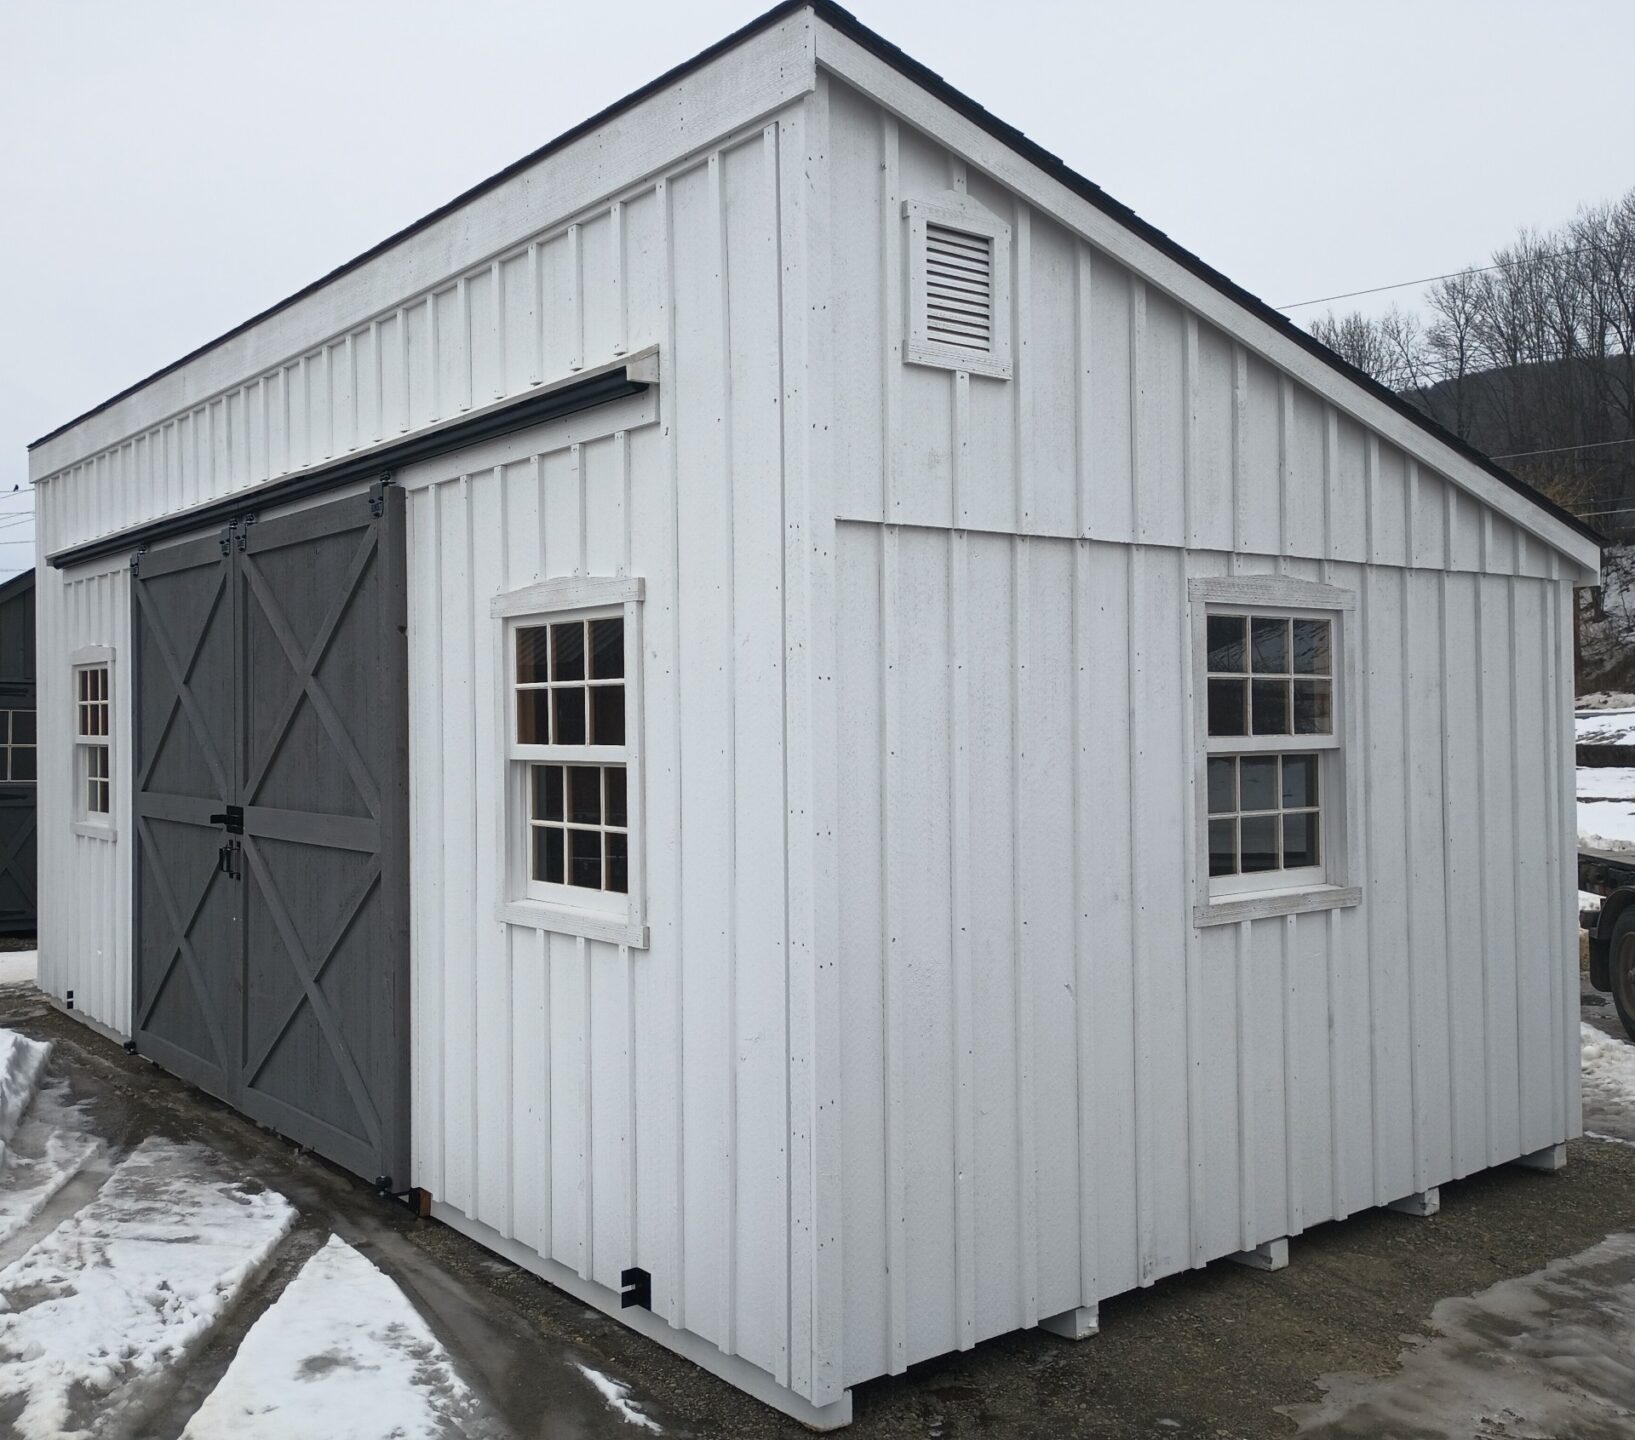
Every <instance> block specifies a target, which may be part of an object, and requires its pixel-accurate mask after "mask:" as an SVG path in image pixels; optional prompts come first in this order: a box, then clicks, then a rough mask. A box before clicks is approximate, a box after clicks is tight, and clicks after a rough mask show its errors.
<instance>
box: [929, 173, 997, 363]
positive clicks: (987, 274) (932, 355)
mask: <svg viewBox="0 0 1635 1440" xmlns="http://www.w3.org/2000/svg"><path fill="white" fill-rule="evenodd" d="M903 217H904V219H905V220H906V221H907V225H908V242H907V255H908V333H907V335H906V336H905V339H904V346H903V358H904V359H905V360H907V361H908V362H909V363H910V364H914V365H934V366H937V367H938V368H940V369H944V370H964V371H969V372H971V373H973V374H977V375H991V376H994V377H996V378H998V379H1003V380H1008V379H1010V377H1011V338H1010V308H1011V295H1010V226H1008V225H1007V224H1005V222H1004V221H1003V220H1001V219H1000V218H999V217H998V216H997V215H994V214H992V213H991V212H989V211H988V210H985V209H984V208H983V207H982V206H980V205H978V204H977V203H976V202H975V201H974V200H971V199H970V198H969V197H967V196H965V195H962V194H959V193H958V192H957V191H949V192H948V193H947V194H945V195H942V196H940V197H938V198H937V199H936V200H905V201H904V202H903Z"/></svg>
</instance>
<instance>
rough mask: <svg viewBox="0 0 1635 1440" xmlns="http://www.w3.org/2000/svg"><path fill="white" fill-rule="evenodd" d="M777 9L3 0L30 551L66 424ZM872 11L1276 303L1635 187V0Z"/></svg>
mask: <svg viewBox="0 0 1635 1440" xmlns="http://www.w3.org/2000/svg"><path fill="white" fill-rule="evenodd" d="M761 8H764V7H761V6H758V5H756V4H755V3H754V0H685V3H676V0H666V3H662V4H660V3H654V0H629V3H625V4H617V5H615V4H604V5H590V6H584V5H566V4H561V3H555V0H526V3H523V0H460V3H444V4H431V3H422V0H323V3H310V0H275V3H272V4H267V5H248V4H237V3H224V0H142V3H138V4H133V3H130V0H0V197H3V202H4V203H3V205H0V269H3V273H5V274H6V275H8V276H10V277H11V278H10V280H9V282H8V294H7V296H6V299H5V302H4V304H3V306H0V315H3V316H4V319H3V321H0V339H3V341H4V343H3V344H0V576H3V575H6V574H10V573H12V572H13V571H15V570H17V569H19V568H24V567H26V566H27V565H28V564H29V563H30V555H31V547H32V544H33V541H32V526H31V525H30V524H28V523H26V522H25V523H12V522H11V520H10V518H9V517H10V516H11V515H12V514H14V513H16V512H18V511H19V510H26V509H27V508H28V505H29V498H28V494H27V462H26V458H25V454H24V450H25V447H26V445H27V443H28V442H29V441H30V440H33V439H35V438H37V437H38V436H39V435H41V434H43V433H44V432H45V431H47V430H50V429H52V428H54V427H55V426H57V425H59V424H61V423H62V422H63V421H65V420H68V419H70V418H72V417H73V416H74V415H76V414H78V413H79V412H81V411H83V410H85V409H88V408H89V407H91V406H92V405H95V404H96V403H97V402H99V401H101V400H103V399H105V398H107V396H109V395H111V394H112V393H114V392H115V391H117V390H120V389H122V388H124V387H125V386H126V385H128V384H130V383H131V382H132V381H135V380H138V379H140V378H141V377H142V376H144V375H147V374H149V373H151V372H152V371H154V370H156V369H158V368H159V367H160V366H162V365H164V364H166V363H168V362H169V361H171V360H173V359H175V358H177V357H178V356H180V355H181V354H183V353H185V352H186V351H188V350H191V349H192V348H194V347H195V346H197V345H199V344H201V343H202V342H204V341H206V340H208V339H210V338H212V337H213V336H215V335H217V334H219V333H221V332H222V331H223V330H226V329H228V328H229V327H231V326H232V325H234V324H236V323H237V322H239V321H240V320H242V319H244V318H246V317H247V316H249V315H250V314H252V313H254V312H256V311H258V310H261V309H263V308H265V307H266V306H267V305H269V304H271V303H272V302H274V301H276V300H279V299H281V298H282V297H283V296H285V295H287V294H289V293H290V292H291V291H293V290H296V289H299V288H300V287H301V286H302V285H304V284H306V283H307V282H309V281H311V280H312V279H314V278H316V277H317V276H318V275H320V274H322V273H323V272H325V271H327V270H329V269H331V268H333V267H334V266H335V265H337V264H338V263H340V262H341V261H344V260H346V259H348V258H350V257H351V256H353V255H355V254H357V253H358V252H359V251H361V250H364V249H366V248H367V247H368V246H370V245H371V244H373V243H374V242H375V241H377V240H379V239H381V238H382V237H383V236H385V235H386V234H388V233H389V232H391V231H393V230H396V229H397V228H399V227H400V226H402V225H404V224H406V223H408V222H409V221H411V220H414V219H415V218H417V217H418V216H420V215H422V214H424V213H425V212H426V211H428V210H431V209H433V208H435V207H436V206H437V205H439V204H441V203H442V202H443V201H445V200H447V199H449V198H450V197H451V196H453V195H454V194H456V193H458V192H459V191H461V190H463V189H465V188H466V187H468V186H470V185H471V184H473V183H474V182H475V181H477V180H479V179H481V178H482V177H484V176H486V175H488V174H490V173H492V172H493V171H495V170H498V169H500V168H501V167H502V166H504V165H506V164H507V163H509V162H510V161H512V160H514V159H516V158H518V157H519V156H521V155H523V154H525V153H526V152H527V151H529V150H531V149H533V148H535V147H536V146H538V145H540V144H542V143H544V142H545V141H546V140H549V139H551V138H552V137H553V136H555V135H557V134H558V133H560V132H561V131H563V130H565V129H567V128H568V127H569V126H571V125H573V124H575V123H576V122H578V121H579V120H582V119H583V118H584V117H585V116H587V115H589V114H591V113H593V112H595V111H596V110H599V109H601V108H602V107H603V106H605V105H607V104H608V103H609V102H611V101H613V100H616V99H618V98H619V97H620V96H622V95H625V94H627V93H628V92H629V91H631V90H633V89H635V88H636V87H637V86H639V85H641V84H643V83H644V82H645V81H647V80H649V79H651V78H652V77H653V76H655V75H657V74H658V73H659V72H661V71H663V70H665V69H668V68H669V67H670V66H672V65H675V64H676V63H678V62H680V61H682V60H685V59H687V58H688V57H689V56H691V55H693V54H695V53H696V52H697V51H699V50H701V49H703V48H704V47H705V46H706V45H708V44H710V43H711V42H713V41H715V40H717V39H719V38H720V37H721V36H722V35H724V34H726V33H728V32H729V31H731V30H733V29H736V28H737V27H738V26H740V25H742V24H743V23H744V22H745V21H747V20H749V19H750V18H751V17H753V16H754V15H755V14H757V13H759V10H760V9H761ZM857 13H858V14H859V15H860V17H861V18H862V19H863V20H864V22H865V23H867V24H870V25H872V26H873V27H874V28H875V29H877V30H879V31H880V32H881V33H882V34H884V35H885V36H886V38H887V39H889V40H892V41H894V42H895V43H897V44H899V45H901V46H902V47H903V48H904V49H906V50H907V51H908V52H909V53H910V54H911V55H914V56H915V57H916V58H918V59H919V60H921V61H923V62H924V63H925V64H927V65H929V66H930V67H931V68H932V69H934V70H937V71H939V72H940V73H941V74H942V75H943V76H944V77H946V78H947V79H948V80H949V81H951V82H952V83H953V84H954V85H956V86H958V87H959V88H960V89H962V90H964V91H965V92H966V93H967V94H969V95H971V96H972V97H974V98H975V99H976V100H978V101H980V102H981V103H982V104H984V105H986V106H987V107H988V108H989V109H990V110H992V111H993V112H994V113H995V114H997V115H999V116H1000V117H1001V118H1003V119H1005V120H1007V121H1009V122H1010V123H1012V124H1014V125H1016V126H1018V127H1019V128H1021V129H1022V130H1024V131H1026V132H1027V133H1028V134H1029V135H1030V136H1032V137H1033V138H1034V139H1035V140H1037V141H1038V142H1039V143H1041V144H1042V145H1044V146H1045V147H1046V148H1047V149H1050V150H1053V151H1055V152H1056V153H1057V154H1058V155H1060V156H1062V158H1063V159H1064V160H1066V161H1067V163H1068V164H1069V165H1071V166H1073V167H1074V168H1075V169H1077V170H1079V171H1081V172H1082V173H1083V174H1085V175H1087V176H1089V177H1090V178H1091V179H1092V180H1094V181H1096V182H1097V183H1098V184H1100V185H1101V186H1102V187H1103V188H1104V189H1106V190H1107V191H1109V192H1110V193H1111V194H1112V195H1114V196H1115V197H1117V198H1118V199H1120V200H1122V201H1124V202H1125V203H1126V204H1128V205H1130V206H1131V207H1133V208H1134V209H1135V210H1136V211H1137V212H1138V213H1139V214H1141V215H1142V216H1144V217H1145V218H1146V219H1148V220H1150V221H1152V222H1153V223H1154V224H1156V225H1158V226H1159V227H1161V228H1162V229H1164V230H1167V231H1168V232H1169V233H1170V234H1171V235H1173V236H1174V237H1175V238H1176V239H1177V240H1179V241H1180V242H1181V243H1182V244H1183V245H1186V246H1187V247H1188V248H1190V249H1192V250H1194V251H1196V252H1197V253H1199V254H1200V255H1202V256H1203V258H1204V259H1205V260H1207V261H1209V262H1210V263H1211V264H1213V265H1215V266H1216V267H1218V268H1219V269H1221V270H1224V271H1225V272H1226V273H1227V274H1228V275H1230V276H1231V277H1232V278H1233V279H1235V280H1237V281H1238V282H1239V283H1240V284H1243V285H1245V286H1247V287H1248V288H1249V289H1250V290H1252V291H1254V292H1255V293H1256V294H1258V295H1260V296H1261V297H1262V298H1263V299H1265V300H1267V301H1269V302H1271V303H1272V304H1274V305H1286V304H1289V303H1291V302H1294V301H1299V300H1306V299H1309V298H1312V297H1316V296H1325V295H1331V294H1334V293H1336V292H1340V291H1348V290H1357V289H1362V288H1364V287H1368V286H1375V285H1385V284H1390V283H1393V282H1396V281H1402V280H1411V279H1416V278H1418V277H1420V276H1428V275H1434V274H1438V273H1440V272H1443V271H1447V270H1451V269H1457V268H1459V267H1461V266H1464V265H1468V264H1472V263H1479V262H1480V261H1481V260H1482V259H1483V258H1485V257H1486V256H1487V254H1488V253H1489V252H1490V251H1491V250H1492V249H1493V248H1494V247H1495V246H1496V245H1499V244H1502V243H1503V242H1505V241H1506V240H1507V239H1509V238H1510V237H1511V236H1512V235H1513V233H1514V232H1515V230H1516V229H1517V227H1519V226H1522V225H1535V226H1547V225H1552V224H1555V223H1557V222H1559V221H1561V220H1563V219H1565V218H1567V217H1568V216H1569V215H1571V213H1572V211H1573V210H1574V208H1575V207H1576V206H1577V205H1578V204H1580V203H1581V202H1585V201H1595V200H1603V199H1609V198H1612V197H1614V196H1616V195H1619V194H1621V193H1623V192H1624V191H1625V190H1627V189H1629V188H1630V187H1631V186H1635V146H1632V145H1631V140H1630V137H1631V121H1630V114H1631V112H1630V104H1629V96H1628V94H1627V91H1626V90H1625V88H1624V87H1622V86H1621V84H1620V82H1619V76H1620V75H1621V73H1622V72H1623V70H1624V69H1625V68H1626V66H1625V63H1624V62H1626V61H1627V59H1628V57H1629V56H1630V55H1631V54H1635V4H1631V3H1629V0H1567V3H1554V4H1543V3H1539V0H1531V3H1524V0H1509V3H1506V0H1415V3H1387V0H1352V3H1347V4H1336V3H1329V0H1298V3H1296V0H1287V3H1285V0H1193V3H1182V0H1117V3H1078V4H1066V3H1049V0H1003V3H1000V4H991V5H983V6H980V7H979V6H976V5H970V4H965V3H958V4H955V5H950V4H949V3H948V0H937V3H932V0H872V3H860V4H859V6H858V11H857ZM954 16H958V17H960V18H961V19H962V20H963V21H964V23H961V24H954V23H950V21H951V17H954ZM1413 297H1414V292H1413V291H1412V290H1403V291H1398V292H1396V293H1395V294H1394V295H1387V296H1383V297H1379V298H1378V299H1376V300H1370V301H1365V302H1360V303H1363V304H1367V305H1376V306H1377V305H1381V304H1383V303H1385V302H1388V301H1389V300H1392V299H1396V300H1398V301H1401V302H1404V303H1411V302H1412V300H1413ZM1351 303H1359V302H1351ZM1294 313H1295V315H1296V316H1297V318H1302V319H1307V318H1311V317H1313V316H1315V315H1317V314H1320V313H1321V309H1320V308H1318V309H1303V310H1299V311H1296V312H1294ZM18 486H20V487H21V489H20V490H19V491H18V492H17V493H12V492H13V487H18Z"/></svg>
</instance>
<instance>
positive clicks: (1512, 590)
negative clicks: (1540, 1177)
mask: <svg viewBox="0 0 1635 1440" xmlns="http://www.w3.org/2000/svg"><path fill="white" fill-rule="evenodd" d="M1516 543H1517V545H1518V546H1519V545H1520V543H1521V537H1520V533H1519V532H1518V534H1517V537H1516ZM1513 558H1514V556H1513ZM1503 583H1504V613H1505V626H1504V633H1505V634H1506V635H1507V636H1508V637H1509V646H1508V649H1509V653H1508V655H1507V657H1506V658H1507V661H1508V663H1509V666H1510V670H1509V673H1508V674H1507V675H1506V676H1505V690H1506V692H1507V693H1508V694H1509V696H1510V794H1511V796H1512V797H1513V798H1512V803H1511V806H1510V933H1511V935H1512V936H1513V937H1514V938H1513V940H1512V943H1513V944H1514V946H1515V954H1516V993H1515V1008H1516V1054H1517V1055H1518V1056H1525V1055H1526V1054H1527V1042H1526V1033H1527V1032H1526V1025H1525V1023H1524V1020H1525V1011H1526V1006H1527V1004H1528V1001H1527V1000H1526V999H1525V998H1524V991H1523V988H1522V964H1523V963H1524V961H1525V959H1526V956H1527V952H1528V949H1529V948H1530V947H1529V946H1526V945H1524V944H1523V943H1522V928H1523V927H1522V898H1521V897H1522V885H1523V879H1522V858H1521V857H1522V847H1523V845H1524V844H1526V843H1528V841H1529V839H1530V838H1531V837H1529V836H1527V835H1526V834H1525V833H1524V831H1523V826H1522V818H1521V793H1522V786H1521V747H1522V734H1523V731H1522V728H1521V683H1520V682H1521V656H1520V649H1519V646H1520V643H1521V635H1520V633H1519V631H1518V627H1517V623H1516V618H1517V617H1516V608H1517V607H1516V577H1515V575H1514V574H1510V575H1506V576H1505V577H1504V582H1503ZM1575 788H1576V786H1575ZM1527 1074H1528V1072H1527V1065H1526V1064H1525V1063H1518V1064H1517V1066H1516V1123H1517V1127H1518V1130H1519V1133H1520V1135H1521V1139H1522V1149H1523V1150H1527V1149H1530V1148H1532V1138H1533V1135H1534V1131H1533V1129H1532V1127H1530V1126H1529V1125H1528V1115H1527Z"/></svg>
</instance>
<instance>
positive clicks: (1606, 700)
mask: <svg viewBox="0 0 1635 1440" xmlns="http://www.w3.org/2000/svg"><path fill="white" fill-rule="evenodd" d="M1573 706H1574V708H1575V709H1576V710H1577V711H1578V712H1579V714H1583V713H1584V712H1585V711H1587V710H1629V711H1635V695H1632V694H1630V693H1629V691H1627V690H1595V691H1592V692H1591V693H1590V694H1588V695H1580V696H1579V697H1578V699H1577V700H1575V701H1574V702H1573Z"/></svg>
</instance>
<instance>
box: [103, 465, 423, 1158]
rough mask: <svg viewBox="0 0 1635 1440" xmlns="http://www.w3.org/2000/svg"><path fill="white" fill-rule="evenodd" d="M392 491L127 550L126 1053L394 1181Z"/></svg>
mask: <svg viewBox="0 0 1635 1440" xmlns="http://www.w3.org/2000/svg"><path fill="white" fill-rule="evenodd" d="M403 557H404V551H403V505H402V496H401V494H400V492H398V491H397V489H396V488H395V487H392V486H377V487H376V488H375V490H374V491H373V492H372V493H371V494H369V495H356V496H351V497H348V498H346V499H343V500H337V501H332V502H329V503H327V504H324V505H321V506H317V507H314V508H311V509H308V510H303V511H298V512H297V513H295V514H292V515H286V516H281V517H277V518H274V519H269V520H260V521H247V520H241V521H238V522H235V523H234V524H233V525H232V526H230V527H229V528H228V530H227V531H226V532H225V533H224V534H222V535H220V536H211V537H208V538H204V539H199V540H190V541H185V542H183V543H181V544H178V545H174V546H169V547H167V548H165V549H163V550H158V551H154V552H150V553H144V554H142V555H140V556H139V557H138V558H137V560H136V562H135V563H134V574H133V579H132V589H133V592H134V602H133V606H132V617H133V618H132V629H133V636H132V640H133V647H132V648H133V651H134V655H135V671H136V707H135V708H136V736H135V756H136V761H135V767H134V768H135V772H136V773H135V776H134V785H135V792H136V793H135V797H134V798H135V804H134V814H135V817H136V832H137V834H136V840H137V861H136V865H137V875H136V900H137V904H136V942H137V943H136V955H137V961H136V970H137V974H136V986H135V996H134V1005H135V1014H134V1016H133V1023H132V1034H133V1036H134V1037H135V1040H136V1044H137V1047H138V1049H140V1050H141V1051H142V1052H143V1053H145V1054H149V1055H151V1056H152V1057H153V1058H154V1059H156V1060H158V1061H159V1062H160V1063H161V1064H162V1065H164V1066H165V1067H166V1068H167V1069H169V1070H171V1071H173V1072H175V1073H176V1074H178V1075H180V1076H182V1077H183V1078H185V1079H187V1080H190V1081H192V1082H193V1083H194V1084H197V1085H199V1086H200V1087H201V1088H203V1089H205V1090H208V1091H210V1092H211V1093H212V1094H215V1095H218V1096H220V1097H221V1098H222V1099H223V1100H226V1101H227V1102H228V1103H229V1104H231V1105H234V1106H236V1107H237V1108H239V1109H241V1110H243V1111H244V1112H245V1113H246V1114H248V1115H251V1116H252V1117H254V1118H255V1119H257V1120H259V1121H261V1122H262V1123H264V1124H267V1125H270V1126H272V1127H273V1128H275V1129H277V1130H278V1131H279V1132H280V1133H282V1134H285V1135H288V1136H289V1137H291V1138H292V1139H295V1140H297V1141H299V1142H300V1143H302V1144H304V1145H308V1146H310V1147H312V1148H313V1149H314V1150H317V1151H318V1152H319V1153H321V1154H324V1155H326V1156H328V1157H329V1158H331V1159H333V1160H335V1161H336V1162H337V1163H339V1164H341V1165H344V1166H345V1167H346V1168H348V1169H349V1170H352V1171H354V1172H355V1173H357V1174H359V1175H362V1176H364V1177H366V1178H368V1179H371V1180H376V1181H379V1182H381V1183H383V1184H385V1185H386V1186H387V1187H388V1188H393V1189H403V1188H406V1187H407V1185H408V1173H409V1170H408V1162H409V1157H408V1136H409V1105H408V1097H409V1054H408V1043H409V1031H408V1019H409V1014H408V986H409V954H408V814H407V800H408V735H407V705H408V700H407V697H408V682H407V644H406V638H405V628H406V623H407V622H406V609H407V601H406V587H405V581H404V558H403Z"/></svg>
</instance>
